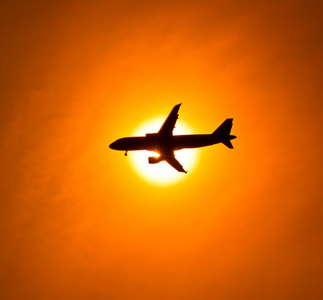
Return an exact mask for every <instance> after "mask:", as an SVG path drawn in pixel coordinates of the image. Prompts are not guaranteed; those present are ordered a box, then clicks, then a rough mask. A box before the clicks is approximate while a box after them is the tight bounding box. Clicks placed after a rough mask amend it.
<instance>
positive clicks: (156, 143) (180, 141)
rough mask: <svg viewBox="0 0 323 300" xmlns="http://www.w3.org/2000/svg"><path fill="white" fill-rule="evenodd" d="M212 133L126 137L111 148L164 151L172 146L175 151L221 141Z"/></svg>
mask: <svg viewBox="0 0 323 300" xmlns="http://www.w3.org/2000/svg"><path fill="white" fill-rule="evenodd" d="M219 142H220V140H217V139H216V138H215V137H214V136H213V135H212V134H190V135H174V136H171V137H169V138H162V137H160V136H159V135H158V134H154V133H152V134H147V135H146V136H138V137H125V138H121V139H118V140H116V141H115V142H114V143H112V144H111V145H110V148H111V149H114V150H123V151H134V150H148V151H157V152H163V151H164V150H167V149H169V148H171V149H172V150H173V151H177V150H181V149H184V148H199V147H205V146H210V145H214V144H217V143H219Z"/></svg>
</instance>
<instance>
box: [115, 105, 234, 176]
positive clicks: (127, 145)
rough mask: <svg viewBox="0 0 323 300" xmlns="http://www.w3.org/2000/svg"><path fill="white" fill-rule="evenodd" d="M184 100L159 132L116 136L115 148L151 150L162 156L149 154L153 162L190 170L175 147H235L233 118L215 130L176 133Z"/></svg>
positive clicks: (180, 169) (180, 170)
mask: <svg viewBox="0 0 323 300" xmlns="http://www.w3.org/2000/svg"><path fill="white" fill-rule="evenodd" d="M181 104H182V103H180V104H177V105H175V106H174V107H173V109H172V110H171V112H170V113H169V115H168V117H167V118H166V120H165V122H164V123H163V125H162V126H161V128H160V129H159V131H158V132H157V133H147V134H146V136H138V137H125V138H121V139H118V140H116V141H115V142H113V143H112V144H110V146H109V147H110V148H111V149H113V150H122V151H125V156H127V153H128V151H135V150H148V151H154V152H157V153H158V154H159V157H148V163H149V164H156V163H159V162H161V161H166V162H167V163H168V164H170V165H171V166H172V167H173V168H175V169H176V170H177V171H178V172H183V173H187V171H185V170H184V168H183V166H182V165H181V164H180V162H179V161H178V160H177V159H176V158H175V154H174V151H177V150H181V149H184V148H199V147H205V146H210V145H214V144H218V143H222V144H224V145H225V146H227V147H228V148H230V149H233V146H232V143H231V140H233V139H235V138H236V136H235V135H230V132H231V128H232V120H233V119H226V120H225V121H224V122H223V123H222V124H221V125H220V126H219V127H218V128H217V129H216V130H215V131H214V132H213V133H211V134H189V135H173V129H174V128H175V124H176V121H177V119H178V110H179V108H180V106H181Z"/></svg>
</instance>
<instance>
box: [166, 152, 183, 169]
mask: <svg viewBox="0 0 323 300" xmlns="http://www.w3.org/2000/svg"><path fill="white" fill-rule="evenodd" d="M165 161H166V162H168V163H169V164H170V165H171V166H172V167H173V168H175V169H176V170H177V171H178V172H183V173H187V171H185V170H184V168H183V166H182V165H181V164H180V163H179V161H178V160H177V159H176V158H175V156H174V155H173V156H168V157H165Z"/></svg>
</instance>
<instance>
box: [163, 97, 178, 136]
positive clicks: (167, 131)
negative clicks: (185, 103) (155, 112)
mask: <svg viewBox="0 0 323 300" xmlns="http://www.w3.org/2000/svg"><path fill="white" fill-rule="evenodd" d="M180 106H181V103H180V104H177V105H175V106H174V107H173V109H172V111H171V112H170V113H169V115H168V117H167V119H166V120H165V122H164V124H163V125H162V127H160V129H159V131H158V134H162V135H172V132H173V130H174V127H175V124H176V121H177V119H178V110H179V107H180Z"/></svg>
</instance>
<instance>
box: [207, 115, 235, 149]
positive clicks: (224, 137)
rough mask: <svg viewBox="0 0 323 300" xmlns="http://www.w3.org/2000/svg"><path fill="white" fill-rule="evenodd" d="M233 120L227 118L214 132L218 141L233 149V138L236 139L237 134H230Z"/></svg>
mask: <svg viewBox="0 0 323 300" xmlns="http://www.w3.org/2000/svg"><path fill="white" fill-rule="evenodd" d="M232 120H233V119H226V120H225V121H224V122H223V123H222V124H221V125H220V126H219V127H218V128H217V129H216V130H215V131H214V132H213V133H212V135H213V137H214V138H215V142H216V143H223V144H224V145H226V146H227V147H228V148H230V149H233V146H232V143H231V140H233V139H235V138H236V136H235V135H230V132H231V128H232Z"/></svg>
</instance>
